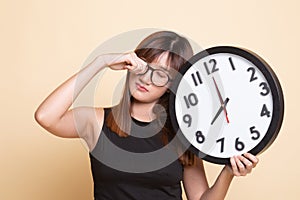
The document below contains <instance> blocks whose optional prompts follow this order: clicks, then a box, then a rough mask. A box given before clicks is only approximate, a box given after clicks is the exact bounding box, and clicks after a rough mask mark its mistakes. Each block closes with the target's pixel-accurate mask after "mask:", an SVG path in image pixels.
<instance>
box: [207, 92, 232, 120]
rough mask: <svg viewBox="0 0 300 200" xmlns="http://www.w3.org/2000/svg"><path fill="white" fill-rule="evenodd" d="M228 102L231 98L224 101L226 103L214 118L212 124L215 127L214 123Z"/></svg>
mask: <svg viewBox="0 0 300 200" xmlns="http://www.w3.org/2000/svg"><path fill="white" fill-rule="evenodd" d="M228 101H229V98H226V99H225V101H224V103H222V104H221V106H220V108H219V110H218V112H217V113H216V115H215V117H214V118H213V120H212V121H211V123H210V124H211V125H213V123H214V122H215V121H216V119H217V118H218V116H219V115H220V113H221V112H222V111H223V110H224V109H225V107H226V105H227V103H228Z"/></svg>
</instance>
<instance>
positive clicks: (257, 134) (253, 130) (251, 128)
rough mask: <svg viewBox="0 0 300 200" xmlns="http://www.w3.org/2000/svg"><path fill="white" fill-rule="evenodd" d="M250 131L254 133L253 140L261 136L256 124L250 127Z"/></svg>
mask: <svg viewBox="0 0 300 200" xmlns="http://www.w3.org/2000/svg"><path fill="white" fill-rule="evenodd" d="M250 133H251V134H253V136H252V137H251V139H252V140H257V139H258V138H259V137H260V133H259V131H258V130H255V126H252V127H250Z"/></svg>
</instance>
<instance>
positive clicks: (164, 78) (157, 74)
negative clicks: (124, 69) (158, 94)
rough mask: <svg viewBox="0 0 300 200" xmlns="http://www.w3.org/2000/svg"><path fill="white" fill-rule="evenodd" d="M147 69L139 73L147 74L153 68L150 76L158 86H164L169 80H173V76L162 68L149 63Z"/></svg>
mask: <svg viewBox="0 0 300 200" xmlns="http://www.w3.org/2000/svg"><path fill="white" fill-rule="evenodd" d="M146 67H147V70H146V71H145V72H144V73H142V74H139V75H141V76H142V75H145V74H147V73H148V71H149V70H151V74H150V78H151V82H152V83H153V85H155V86H157V87H163V86H165V85H167V84H168V83H169V81H172V78H171V77H170V76H169V74H168V73H167V72H166V71H164V70H162V69H155V68H153V67H151V66H150V64H149V63H148V64H147V66H146Z"/></svg>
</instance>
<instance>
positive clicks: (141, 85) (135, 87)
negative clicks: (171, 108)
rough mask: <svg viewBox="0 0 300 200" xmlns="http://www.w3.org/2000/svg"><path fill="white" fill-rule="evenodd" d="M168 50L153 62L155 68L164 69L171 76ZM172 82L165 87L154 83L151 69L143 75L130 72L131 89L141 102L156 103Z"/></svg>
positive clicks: (152, 65)
mask: <svg viewBox="0 0 300 200" xmlns="http://www.w3.org/2000/svg"><path fill="white" fill-rule="evenodd" d="M168 55H169V54H168V52H165V53H162V54H161V55H160V56H159V57H158V58H157V59H155V60H154V61H153V62H152V63H150V64H151V67H152V68H154V69H162V70H164V71H165V72H167V73H168V74H169V76H170V78H172V76H171V72H170V70H171V67H170V66H168V61H167V59H168ZM169 86H170V82H168V83H167V84H166V85H165V86H163V87H158V86H156V85H154V84H153V83H152V81H151V70H148V71H147V72H146V73H145V74H143V75H138V74H135V73H130V75H129V90H130V93H131V95H132V96H133V98H134V99H135V100H137V101H139V102H144V103H155V102H157V101H158V99H159V98H160V97H161V96H162V95H163V94H164V93H165V92H166V90H167V89H168V87H169Z"/></svg>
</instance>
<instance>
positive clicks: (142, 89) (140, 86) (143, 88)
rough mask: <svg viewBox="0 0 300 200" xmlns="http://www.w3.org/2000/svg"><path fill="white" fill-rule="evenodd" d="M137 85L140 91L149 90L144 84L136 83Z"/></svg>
mask: <svg viewBox="0 0 300 200" xmlns="http://www.w3.org/2000/svg"><path fill="white" fill-rule="evenodd" d="M136 87H137V89H138V90H139V91H141V92H149V91H148V90H147V89H146V88H145V87H144V86H142V85H140V84H138V83H137V84H136Z"/></svg>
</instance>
